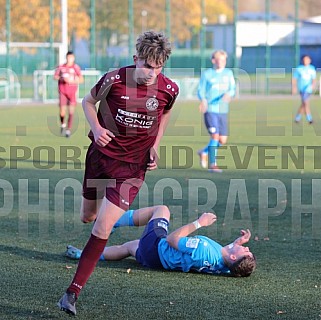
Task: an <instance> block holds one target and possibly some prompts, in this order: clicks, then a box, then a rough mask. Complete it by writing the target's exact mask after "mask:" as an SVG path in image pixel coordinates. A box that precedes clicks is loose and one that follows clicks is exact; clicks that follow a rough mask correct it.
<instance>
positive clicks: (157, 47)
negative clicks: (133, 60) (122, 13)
mask: <svg viewBox="0 0 321 320" xmlns="http://www.w3.org/2000/svg"><path fill="white" fill-rule="evenodd" d="M171 52H172V49H171V44H170V42H169V40H168V38H167V37H166V36H165V35H164V34H163V33H160V32H155V31H146V32H144V33H143V34H141V35H140V36H139V37H138V39H137V42H136V53H137V57H138V58H139V59H142V60H145V61H153V62H155V63H156V64H157V65H163V64H164V63H165V61H166V60H167V59H168V58H169V56H170V54H171Z"/></svg>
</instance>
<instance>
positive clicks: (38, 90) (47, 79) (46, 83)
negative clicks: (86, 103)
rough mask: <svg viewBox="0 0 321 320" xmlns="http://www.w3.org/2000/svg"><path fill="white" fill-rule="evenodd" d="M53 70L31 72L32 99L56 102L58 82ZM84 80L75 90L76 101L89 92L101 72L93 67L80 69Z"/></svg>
mask: <svg viewBox="0 0 321 320" xmlns="http://www.w3.org/2000/svg"><path fill="white" fill-rule="evenodd" d="M54 73H55V71H54V70H35V71H34V73H33V90H34V94H33V97H34V100H36V101H42V102H43V103H57V102H58V82H57V80H55V79H54V77H53V76H54ZM81 73H82V75H83V77H84V82H83V83H81V84H80V85H79V89H78V91H77V100H78V102H80V101H81V99H82V98H83V97H84V96H85V95H86V94H87V93H88V92H89V90H90V89H91V88H92V87H93V86H94V85H95V83H96V82H97V81H98V80H99V79H100V77H101V76H102V74H103V73H102V72H101V71H99V70H94V69H86V70H82V71H81Z"/></svg>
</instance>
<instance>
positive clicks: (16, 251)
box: [0, 245, 64, 262]
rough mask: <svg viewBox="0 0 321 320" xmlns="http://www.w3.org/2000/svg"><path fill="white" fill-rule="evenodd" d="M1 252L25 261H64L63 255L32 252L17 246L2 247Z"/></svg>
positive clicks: (0, 246)
mask: <svg viewBox="0 0 321 320" xmlns="http://www.w3.org/2000/svg"><path fill="white" fill-rule="evenodd" d="M0 252H6V253H8V254H11V255H15V256H19V257H21V258H24V259H32V260H40V261H55V262H57V261H58V260H63V258H64V256H63V254H56V253H51V252H42V251H37V250H30V249H26V248H20V247H17V246H6V245H0Z"/></svg>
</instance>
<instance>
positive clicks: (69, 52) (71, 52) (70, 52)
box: [66, 50, 74, 57]
mask: <svg viewBox="0 0 321 320" xmlns="http://www.w3.org/2000/svg"><path fill="white" fill-rule="evenodd" d="M72 54H74V52H73V51H71V50H70V51H68V52H67V53H66V57H67V56H70V55H72Z"/></svg>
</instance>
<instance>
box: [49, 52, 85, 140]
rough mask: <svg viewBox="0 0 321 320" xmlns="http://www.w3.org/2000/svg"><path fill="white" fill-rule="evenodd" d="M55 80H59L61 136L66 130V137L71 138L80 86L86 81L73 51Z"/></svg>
mask: <svg viewBox="0 0 321 320" xmlns="http://www.w3.org/2000/svg"><path fill="white" fill-rule="evenodd" d="M54 79H55V80H58V91H59V109H60V111H59V115H60V123H61V127H60V128H61V134H63V132H64V130H66V131H65V136H66V137H67V138H69V137H70V134H71V128H72V122H73V118H74V112H75V106H76V104H77V99H76V93H77V90H78V84H79V83H82V82H83V81H84V79H83V76H82V74H81V69H80V67H79V66H78V65H77V64H76V63H75V55H74V54H73V52H72V51H68V52H67V54H66V62H65V63H64V64H61V65H59V66H58V67H57V68H56V70H55V74H54ZM67 106H68V113H69V116H68V122H67V126H66V122H65V115H66V107H67Z"/></svg>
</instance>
